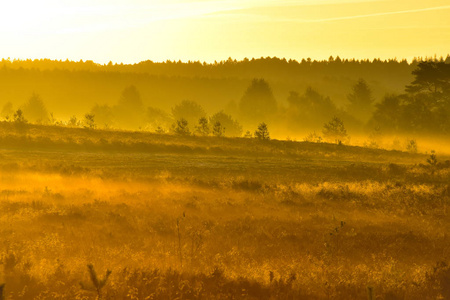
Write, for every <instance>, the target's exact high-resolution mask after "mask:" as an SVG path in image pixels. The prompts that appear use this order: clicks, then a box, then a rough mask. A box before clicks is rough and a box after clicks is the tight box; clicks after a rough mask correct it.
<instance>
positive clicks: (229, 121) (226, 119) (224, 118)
mask: <svg viewBox="0 0 450 300" xmlns="http://www.w3.org/2000/svg"><path fill="white" fill-rule="evenodd" d="M216 122H219V123H220V124H221V125H222V127H223V129H224V130H225V134H226V136H241V134H242V126H241V125H240V124H239V122H238V121H236V120H234V119H233V118H232V117H231V116H230V115H228V114H226V113H224V112H223V111H219V112H218V113H215V114H214V115H212V116H211V118H210V123H211V124H215V123H216Z"/></svg>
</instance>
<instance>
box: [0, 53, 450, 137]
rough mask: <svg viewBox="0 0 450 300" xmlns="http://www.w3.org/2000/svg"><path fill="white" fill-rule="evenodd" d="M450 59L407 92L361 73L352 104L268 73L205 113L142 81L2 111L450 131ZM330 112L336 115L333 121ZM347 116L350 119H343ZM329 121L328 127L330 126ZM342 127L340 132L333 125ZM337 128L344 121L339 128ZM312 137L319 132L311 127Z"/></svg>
mask: <svg viewBox="0 0 450 300" xmlns="http://www.w3.org/2000/svg"><path fill="white" fill-rule="evenodd" d="M449 66H450V64H449V63H446V62H445V61H434V60H433V61H423V62H420V63H418V65H417V67H416V69H415V70H413V71H412V75H413V77H414V79H413V81H412V82H411V83H410V84H408V85H407V86H406V87H405V91H404V93H401V94H387V95H385V96H384V97H383V98H382V99H381V100H378V101H377V99H375V97H374V96H373V93H372V89H371V87H370V86H369V84H368V83H367V81H366V80H365V79H363V78H360V79H358V80H357V81H356V82H354V84H353V85H352V87H351V89H350V90H349V93H348V94H347V104H346V105H345V106H341V107H338V106H337V105H336V104H335V102H334V101H332V99H331V98H330V97H328V96H325V95H322V94H321V93H319V92H318V91H317V90H315V89H314V88H312V87H307V88H306V89H305V90H304V92H303V93H299V92H297V91H291V92H290V93H289V96H288V97H287V100H286V103H287V104H286V105H282V104H280V103H279V102H278V101H277V100H276V98H275V96H274V93H273V92H272V88H271V86H270V85H269V83H268V81H267V80H265V79H253V80H252V81H251V83H250V85H249V86H248V87H247V88H246V90H245V91H244V93H243V95H242V97H241V98H240V99H239V101H238V102H235V103H232V105H229V106H228V107H227V111H225V110H224V109H222V110H219V111H217V112H216V113H214V114H212V115H210V116H208V115H207V113H206V111H205V109H204V108H203V107H202V106H201V105H200V104H199V103H197V102H195V101H192V100H183V101H181V102H180V103H178V104H176V105H175V106H173V107H172V108H171V112H170V113H168V112H167V111H165V110H163V109H161V108H159V107H156V106H147V107H146V106H145V104H144V102H143V100H142V97H141V94H140V92H139V90H138V88H137V87H136V86H134V85H130V86H128V87H126V88H125V89H124V90H122V92H121V94H120V97H119V98H118V101H117V102H116V104H114V105H109V104H95V105H93V106H92V108H91V109H90V111H89V112H88V113H86V114H85V115H84V118H81V119H78V118H77V117H76V116H72V117H71V118H70V119H69V120H67V121H61V120H58V119H57V118H56V117H55V116H54V115H53V114H52V113H49V112H48V110H47V108H46V105H45V104H44V101H43V100H42V98H41V97H40V95H39V94H36V93H33V94H32V96H31V97H30V98H29V99H28V101H27V102H26V103H24V104H23V105H22V106H20V107H19V108H18V109H14V106H13V104H12V103H11V102H7V103H6V104H4V105H3V107H2V110H1V112H0V116H1V117H3V118H4V119H5V120H7V121H12V120H14V121H16V122H20V123H24V122H26V121H30V122H32V123H41V124H57V125H66V126H79V127H82V126H84V127H87V128H123V129H141V130H148V131H154V132H158V133H164V132H171V133H176V134H182V135H187V134H194V135H200V136H207V135H214V136H243V135H244V136H249V135H251V133H250V131H246V132H245V133H244V130H243V128H244V127H246V128H255V127H257V126H260V125H261V124H264V125H265V126H267V124H270V125H271V127H272V128H274V129H275V130H277V129H278V131H282V130H283V131H285V132H286V131H287V132H296V131H297V132H298V131H301V130H309V131H312V130H316V129H318V128H321V127H322V126H324V124H325V128H324V129H323V135H324V136H327V137H328V139H331V140H335V141H339V142H343V141H344V140H345V137H346V136H347V133H346V128H348V127H350V128H355V127H359V128H365V129H366V132H368V131H376V132H378V133H386V134H388V133H389V134H390V133H427V134H430V133H439V134H448V133H450V118H449V116H450V96H449V94H450V67H449ZM330 120H331V121H330ZM344 123H345V126H344ZM327 126H328V128H327ZM330 128H331V129H333V130H334V131H337V132H341V133H340V134H339V135H338V136H334V137H332V135H333V134H334V135H336V133H333V134H331V133H330V132H331V131H333V130H331V129H330ZM339 128H340V129H339ZM308 140H311V141H316V140H319V137H318V136H314V134H312V135H310V136H309V137H308Z"/></svg>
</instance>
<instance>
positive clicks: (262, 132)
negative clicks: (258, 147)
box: [255, 122, 270, 140]
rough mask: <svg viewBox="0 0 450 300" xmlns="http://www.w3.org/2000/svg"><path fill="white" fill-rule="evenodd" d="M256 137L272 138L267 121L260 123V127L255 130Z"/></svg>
mask: <svg viewBox="0 0 450 300" xmlns="http://www.w3.org/2000/svg"><path fill="white" fill-rule="evenodd" d="M255 137H256V138H258V139H260V140H270V134H269V129H268V128H267V124H266V123H264V122H263V123H260V124H259V125H258V129H257V130H256V131H255Z"/></svg>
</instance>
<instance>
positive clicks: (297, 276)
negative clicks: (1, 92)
mask: <svg viewBox="0 0 450 300" xmlns="http://www.w3.org/2000/svg"><path fill="white" fill-rule="evenodd" d="M428 157H429V155H426V154H420V153H419V154H410V153H406V152H400V151H387V150H380V149H368V148H361V147H352V146H344V145H333V144H324V143H321V144H316V143H307V142H292V141H291V142H290V141H258V140H255V139H244V138H236V139H223V138H213V137H179V136H173V135H158V134H150V133H142V132H135V133H132V132H113V131H96V130H87V129H74V128H62V127H56V126H37V125H24V126H19V127H18V126H16V125H15V124H12V123H6V122H3V123H1V124H0V176H1V181H0V234H1V235H0V257H1V264H2V267H3V270H2V271H1V272H0V283H2V282H4V283H5V285H4V291H3V294H4V296H5V298H6V299H96V298H102V299H439V298H440V299H449V298H450V266H448V265H447V264H448V263H449V262H450V243H449V235H450V219H449V217H448V208H447V207H448V205H449V204H450V184H449V182H450V161H448V159H449V157H445V156H443V155H440V154H439V153H438V154H437V159H438V163H437V164H436V165H432V164H429V163H427V158H428ZM88 264H92V265H93V267H94V268H95V271H96V272H98V277H99V278H92V277H95V276H93V274H92V273H91V274H90V273H89V271H88V268H87V265H88ZM107 270H111V271H112V272H111V275H110V276H109V277H108V278H107V280H106V284H105V285H104V286H103V287H101V286H102V284H101V282H100V281H101V279H102V278H103V277H104V274H105V273H106V271H107ZM80 282H82V283H83V284H80ZM95 284H97V287H98V288H97V289H96V288H95V287H94V285H95Z"/></svg>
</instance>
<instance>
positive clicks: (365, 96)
mask: <svg viewBox="0 0 450 300" xmlns="http://www.w3.org/2000/svg"><path fill="white" fill-rule="evenodd" d="M347 99H348V101H349V102H350V103H349V105H348V107H347V110H348V112H349V113H350V114H352V115H353V116H354V117H356V118H357V119H359V120H362V121H367V119H368V118H369V117H370V115H371V113H372V109H373V107H372V104H373V101H374V99H373V97H372V91H371V90H370V88H369V86H368V85H367V83H366V81H365V80H364V79H362V78H360V79H359V80H358V82H357V83H356V84H355V85H354V86H353V87H352V92H351V93H350V94H348V95H347Z"/></svg>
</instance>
